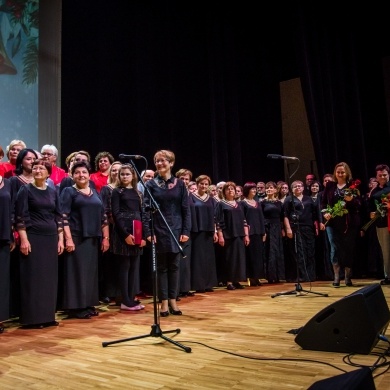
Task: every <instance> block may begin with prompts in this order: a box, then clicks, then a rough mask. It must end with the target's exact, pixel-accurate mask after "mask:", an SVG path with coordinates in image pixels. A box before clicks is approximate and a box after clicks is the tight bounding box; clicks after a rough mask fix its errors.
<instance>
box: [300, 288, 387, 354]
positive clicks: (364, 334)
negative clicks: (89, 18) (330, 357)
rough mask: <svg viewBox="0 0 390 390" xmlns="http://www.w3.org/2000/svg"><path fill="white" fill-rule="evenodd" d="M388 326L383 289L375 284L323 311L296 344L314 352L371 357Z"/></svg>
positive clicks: (302, 330) (305, 329) (313, 319)
mask: <svg viewBox="0 0 390 390" xmlns="http://www.w3.org/2000/svg"><path fill="white" fill-rule="evenodd" d="M389 322H390V311H389V307H388V306H387V302H386V299H385V296H384V295H383V291H382V288H381V286H380V284H372V285H369V286H366V287H363V288H361V289H360V290H358V291H355V292H354V293H352V294H350V295H347V296H346V297H344V298H342V299H340V300H339V301H337V302H335V303H332V304H331V305H329V306H328V307H326V308H325V309H322V310H321V311H320V312H319V313H317V314H316V315H315V316H314V317H313V318H312V319H311V320H310V321H309V322H308V323H307V324H306V325H305V326H303V327H302V328H301V329H300V331H299V333H298V334H297V336H296V337H295V342H296V343H297V344H298V345H300V346H301V347H302V348H303V349H311V350H314V351H327V352H344V353H359V354H369V353H370V352H371V350H372V349H373V348H374V347H375V345H376V343H377V342H378V340H379V339H378V335H380V334H384V332H385V331H386V328H387V325H388V324H389Z"/></svg>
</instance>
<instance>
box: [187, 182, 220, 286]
mask: <svg viewBox="0 0 390 390" xmlns="http://www.w3.org/2000/svg"><path fill="white" fill-rule="evenodd" d="M196 184H197V189H196V191H195V192H193V193H192V194H191V195H190V199H189V201H190V204H191V205H192V208H191V210H192V212H191V219H192V223H191V241H192V246H191V287H192V289H194V290H196V291H197V292H212V291H214V290H213V287H214V286H216V285H217V283H218V281H217V268H216V265H215V250H214V243H215V242H217V241H218V236H217V233H216V230H215V206H216V204H217V201H216V200H215V199H214V198H213V197H212V196H210V195H209V194H208V193H207V189H208V188H209V186H210V184H211V179H210V177H208V176H207V175H200V176H198V177H197V178H196Z"/></svg>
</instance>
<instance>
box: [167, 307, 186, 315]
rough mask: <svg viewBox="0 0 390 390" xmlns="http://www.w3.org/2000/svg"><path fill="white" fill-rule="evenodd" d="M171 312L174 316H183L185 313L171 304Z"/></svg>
mask: <svg viewBox="0 0 390 390" xmlns="http://www.w3.org/2000/svg"><path fill="white" fill-rule="evenodd" d="M169 312H170V313H171V314H173V315H174V316H181V315H182V314H183V313H182V311H181V310H173V309H172V308H171V307H170V306H169Z"/></svg>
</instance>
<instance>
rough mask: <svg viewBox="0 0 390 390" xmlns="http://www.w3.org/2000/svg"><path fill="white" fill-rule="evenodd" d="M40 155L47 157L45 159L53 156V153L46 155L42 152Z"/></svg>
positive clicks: (46, 153)
mask: <svg viewBox="0 0 390 390" xmlns="http://www.w3.org/2000/svg"><path fill="white" fill-rule="evenodd" d="M41 154H42V156H47V157H51V156H54V153H48V152H43V153H41Z"/></svg>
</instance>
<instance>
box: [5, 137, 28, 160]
mask: <svg viewBox="0 0 390 390" xmlns="http://www.w3.org/2000/svg"><path fill="white" fill-rule="evenodd" d="M16 145H20V146H21V147H22V149H26V147H27V146H26V144H25V143H24V142H23V141H22V140H20V139H14V140H12V141H11V142H10V143H9V145H8V146H7V150H6V154H7V158H9V151H10V150H11V149H12V148H13V147H14V146H16Z"/></svg>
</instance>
